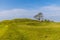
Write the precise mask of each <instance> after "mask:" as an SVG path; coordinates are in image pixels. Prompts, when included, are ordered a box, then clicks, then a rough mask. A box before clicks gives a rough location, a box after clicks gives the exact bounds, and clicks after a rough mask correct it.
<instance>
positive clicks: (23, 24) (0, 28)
mask: <svg viewBox="0 0 60 40" xmlns="http://www.w3.org/2000/svg"><path fill="white" fill-rule="evenodd" d="M0 40H60V23H55V22H39V21H36V20H31V19H14V20H5V21H2V22H1V23H0Z"/></svg>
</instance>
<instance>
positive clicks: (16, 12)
mask: <svg viewBox="0 0 60 40" xmlns="http://www.w3.org/2000/svg"><path fill="white" fill-rule="evenodd" d="M38 12H43V13H44V16H45V18H48V19H52V20H55V19H57V17H58V18H59V17H60V6H56V5H49V6H44V7H40V8H39V9H36V10H28V9H11V10H3V11H0V19H10V18H16V17H30V18H32V17H33V16H34V15H36V14H37V13H38ZM57 20H60V19H57ZM55 21H56V20H55Z"/></svg>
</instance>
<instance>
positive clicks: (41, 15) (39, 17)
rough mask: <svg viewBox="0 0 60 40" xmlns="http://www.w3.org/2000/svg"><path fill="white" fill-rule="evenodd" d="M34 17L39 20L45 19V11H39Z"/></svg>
mask: <svg viewBox="0 0 60 40" xmlns="http://www.w3.org/2000/svg"><path fill="white" fill-rule="evenodd" d="M34 18H35V19H37V20H40V21H41V20H43V13H41V12H40V13H38V14H37V15H35V16H34Z"/></svg>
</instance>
